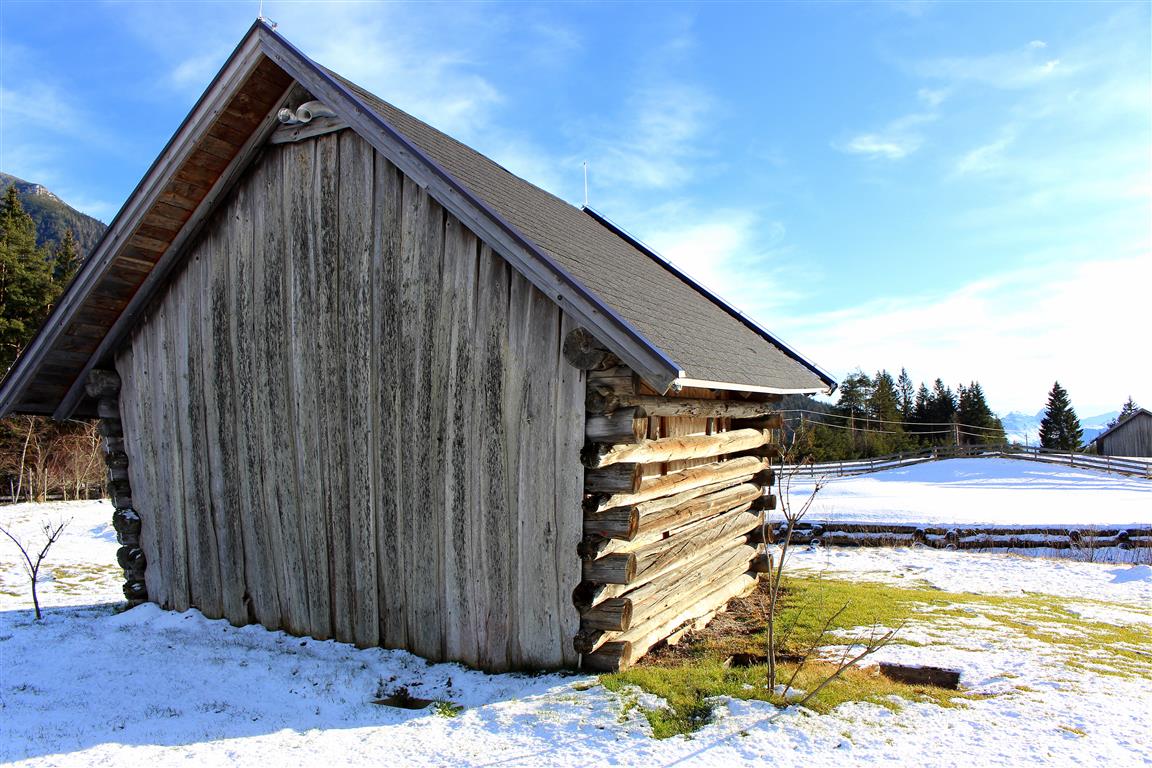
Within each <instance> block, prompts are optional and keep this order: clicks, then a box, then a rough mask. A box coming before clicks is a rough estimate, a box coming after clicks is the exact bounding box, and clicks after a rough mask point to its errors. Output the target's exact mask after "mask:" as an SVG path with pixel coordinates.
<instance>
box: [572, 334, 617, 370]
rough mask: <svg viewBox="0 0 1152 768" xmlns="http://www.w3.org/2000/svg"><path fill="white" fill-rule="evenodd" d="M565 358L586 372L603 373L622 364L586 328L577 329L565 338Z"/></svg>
mask: <svg viewBox="0 0 1152 768" xmlns="http://www.w3.org/2000/svg"><path fill="white" fill-rule="evenodd" d="M564 358H565V359H566V360H567V361H568V362H569V363H570V364H571V365H573V366H575V367H576V368H579V369H580V370H584V371H588V370H598V371H602V370H605V369H607V368H614V367H616V366H618V365H619V364H620V358H618V357H616V355H615V354H613V353H612V351H611V350H609V349H608V347H606V346H604V345H603V344H601V343H600V341H599V340H598V339H597V338H596V337H595V336H593V335H592V333H591V331H589V330H588V329H586V328H576V329H575V330H572V331H569V332H568V335H567V336H565V337H564Z"/></svg>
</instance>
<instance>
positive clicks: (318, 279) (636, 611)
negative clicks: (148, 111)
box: [0, 23, 835, 670]
mask: <svg viewBox="0 0 1152 768" xmlns="http://www.w3.org/2000/svg"><path fill="white" fill-rule="evenodd" d="M834 387H835V384H834V382H833V381H832V380H831V379H830V378H829V377H828V376H827V375H825V374H824V373H822V372H821V371H820V370H819V369H817V368H816V367H815V366H813V365H812V364H810V363H809V362H807V361H805V360H804V359H803V358H801V357H800V356H799V355H797V354H796V353H795V352H793V351H791V350H790V349H788V348H787V347H786V346H784V345H783V344H782V343H780V342H779V341H778V340H777V339H775V338H773V337H772V336H771V335H770V334H768V333H767V332H766V331H764V330H763V329H762V328H760V327H758V326H757V325H755V324H754V323H753V322H752V321H750V320H749V319H748V318H746V317H745V316H743V315H741V314H740V313H739V312H737V311H736V310H734V309H732V308H731V307H729V306H728V305H726V304H724V303H723V302H722V301H720V300H719V299H718V298H716V297H715V296H713V295H711V294H709V293H708V292H707V291H705V290H704V289H703V288H701V287H700V286H699V285H697V284H696V283H695V282H693V281H692V280H691V278H689V277H687V276H686V275H684V274H682V273H681V272H679V271H677V270H676V269H675V268H674V267H672V266H671V265H670V264H668V263H666V262H665V261H663V260H662V259H661V258H660V257H658V256H657V255H656V254H654V253H652V252H651V251H649V250H648V249H646V248H645V247H644V246H643V245H641V244H640V243H638V242H637V241H635V240H634V239H632V238H630V237H629V236H628V235H627V234H625V233H624V232H622V231H621V230H620V229H618V228H616V227H615V226H613V225H612V224H611V223H609V222H608V221H607V220H605V219H604V218H603V217H601V216H600V215H598V214H596V213H594V212H592V211H590V210H587V209H585V210H581V209H577V208H574V207H572V206H571V205H569V204H567V203H565V202H564V201H562V200H560V199H559V198H557V197H555V196H553V195H551V194H549V193H547V192H545V191H543V190H541V189H540V188H538V187H536V186H533V185H532V184H530V183H528V182H526V181H524V180H523V179H520V178H518V177H516V176H514V175H513V174H511V173H509V172H508V171H507V170H505V169H504V168H502V167H501V166H499V165H497V164H496V163H494V162H492V161H491V160H489V159H488V158H486V157H484V156H483V155H480V154H478V153H477V152H475V151H473V150H472V149H470V148H468V147H466V146H464V145H463V144H461V143H459V142H457V141H455V140H454V139H452V138H450V137H448V136H446V135H444V134H443V133H440V132H439V131H437V130H435V129H434V128H431V127H430V126H428V125H426V124H424V123H422V122H420V121H419V120H417V119H415V118H413V117H411V116H410V115H407V114H405V113H403V112H401V111H400V110H398V109H396V108H395V107H393V106H391V105H390V104H387V103H385V102H383V101H381V100H379V99H378V98H376V97H375V96H373V95H371V94H369V93H367V92H366V91H364V90H362V89H360V88H358V87H357V86H355V85H353V84H352V83H349V82H348V81H346V80H344V79H342V78H340V77H339V76H337V75H335V74H334V73H332V72H330V71H328V70H326V69H324V68H322V67H320V66H318V65H317V64H315V63H314V62H312V61H310V60H309V59H307V58H306V57H304V56H303V55H302V54H301V53H300V52H299V51H297V50H296V49H295V48H293V47H292V46H291V45H290V44H289V43H287V42H286V41H285V40H284V39H283V38H281V37H280V36H279V35H277V34H276V33H274V32H273V31H271V30H270V29H269V28H268V27H266V26H264V25H263V24H262V23H257V24H256V25H254V26H253V28H252V29H251V30H250V31H249V33H248V34H247V36H246V37H245V38H244V40H243V41H242V42H241V43H240V45H239V47H238V48H237V49H236V51H235V52H234V53H233V54H232V56H231V57H230V59H229V60H228V62H227V64H226V65H225V67H224V69H223V70H222V71H221V72H220V74H219V75H218V76H217V77H216V79H215V80H214V81H213V82H212V84H211V86H210V87H209V89H208V91H207V92H206V93H205V94H204V95H203V97H202V98H201V99H200V101H199V102H198V103H197V105H196V106H195V108H194V109H193V111H192V113H191V114H190V115H189V117H188V118H187V119H186V121H185V122H184V123H183V125H182V126H181V127H180V129H179V130H178V131H177V133H176V135H175V136H174V137H173V139H172V140H171V142H170V143H169V144H168V146H167V147H166V148H165V150H164V152H163V154H161V156H160V157H159V158H157V160H156V162H155V163H154V165H153V166H152V167H151V169H150V170H149V171H148V173H147V175H146V176H145V178H144V179H143V181H141V183H140V185H139V187H138V188H137V189H136V191H135V192H134V193H133V195H132V197H131V198H130V199H129V200H128V201H127V203H126V204H125V206H124V208H123V210H122V211H121V212H120V214H119V215H118V217H117V218H116V220H115V221H114V222H113V223H112V225H111V227H110V229H109V231H108V233H107V234H106V236H105V237H104V238H103V240H101V242H100V243H99V244H98V246H97V247H96V249H95V251H94V253H93V254H92V256H91V257H90V258H89V259H88V261H87V262H86V263H85V265H84V267H83V269H82V271H81V272H80V274H78V275H77V277H76V280H75V282H74V283H73V284H72V285H71V287H70V288H69V289H68V291H67V292H66V293H65V295H64V296H63V297H62V299H61V300H60V302H59V305H58V306H57V307H56V309H55V311H54V312H53V314H52V316H51V317H50V318H49V320H48V321H47V323H46V324H45V326H44V328H43V329H42V330H41V331H40V333H39V335H38V336H37V337H36V339H35V341H34V342H33V343H32V344H31V345H30V346H29V348H28V349H27V350H26V351H25V353H24V355H23V356H22V357H21V358H20V360H19V361H18V362H17V364H16V365H15V366H14V368H13V370H12V371H11V372H10V374H9V376H8V377H7V379H6V380H5V382H4V384H3V388H2V389H0V412H3V413H10V412H22V413H40V414H51V415H54V416H55V417H56V418H67V417H71V416H76V415H78V416H97V415H98V416H99V417H100V418H101V419H102V425H101V426H102V430H103V433H104V435H105V436H106V442H105V447H106V456H107V462H108V467H109V473H110V476H111V480H112V488H113V501H114V504H115V507H116V513H115V517H114V523H115V526H116V530H117V532H118V535H119V537H120V542H121V544H122V546H121V548H120V550H119V553H118V557H119V559H120V563H121V565H122V566H123V567H124V569H125V574H126V578H127V580H128V581H127V583H126V585H125V593H126V594H127V596H128V597H129V599H131V600H134V601H139V600H150V601H153V602H155V603H158V604H160V605H161V606H163V607H165V608H170V609H174V610H185V609H187V608H189V607H196V608H198V609H199V610H201V611H202V612H203V613H204V614H205V615H207V616H209V617H224V618H227V619H228V620H229V621H231V622H233V623H234V624H237V625H241V624H246V623H252V622H258V623H260V624H263V625H264V626H266V627H269V628H273V629H284V630H287V631H289V632H293V633H297V634H302V635H311V636H313V637H317V638H335V639H337V640H340V641H345V642H352V643H356V644H358V645H361V646H375V645H383V646H386V647H395V648H406V649H409V650H411V651H413V652H415V653H418V654H420V655H422V656H425V657H427V658H429V659H434V660H457V661H461V662H464V663H466V664H469V665H473V666H476V667H480V668H483V669H488V670H505V669H513V668H548V667H575V666H577V665H579V664H581V663H583V665H584V666H585V667H586V668H589V669H616V668H619V667H622V666H626V665H628V664H630V663H632V662H633V661H634V660H635V659H637V658H638V657H639V656H640V655H642V654H643V653H645V652H646V651H647V650H648V649H649V648H650V647H651V646H652V645H653V644H655V643H658V642H660V641H661V640H663V639H665V638H667V637H669V636H670V635H672V634H674V633H678V632H680V631H682V630H683V629H685V628H686V627H690V626H693V625H695V624H697V623H699V622H700V621H703V620H706V619H707V618H708V617H709V616H711V615H712V614H714V613H715V612H716V611H717V610H718V609H720V608H721V607H722V606H723V605H724V604H725V603H726V602H727V601H728V600H729V599H730V598H732V597H733V596H735V595H738V594H741V593H743V592H746V591H748V590H749V589H750V588H751V587H752V585H753V584H754V582H755V573H754V571H755V566H756V564H757V560H758V547H759V546H760V545H759V541H760V538H759V532H760V528H761V521H762V520H763V517H764V515H765V513H766V510H769V509H771V508H772V506H773V504H774V498H773V497H772V496H771V495H770V494H769V493H767V492H766V489H767V488H768V486H769V485H770V483H771V471H770V467H769V461H768V459H769V457H771V456H772V455H773V451H774V447H773V445H772V443H773V439H774V437H775V435H776V434H777V427H778V426H779V420H778V418H777V417H776V416H774V414H773V408H774V405H773V404H774V403H775V402H777V401H778V400H779V398H780V396H782V395H784V394H788V393H815V392H821V391H824V392H830V391H831V390H832V389H833V388H834Z"/></svg>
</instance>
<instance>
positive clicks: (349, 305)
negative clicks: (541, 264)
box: [118, 132, 584, 670]
mask: <svg viewBox="0 0 1152 768" xmlns="http://www.w3.org/2000/svg"><path fill="white" fill-rule="evenodd" d="M324 141H328V142H329V144H330V147H329V149H327V150H318V149H317V147H318V146H319V145H320V144H322V143H323V142H324ZM358 142H359V143H358ZM332 146H334V147H335V152H333V149H332V148H331V147H332ZM325 167H327V168H328V169H329V170H330V173H329V175H327V176H325V172H324V171H323V168H325ZM408 187H409V190H408V192H407V193H405V192H404V182H403V177H402V175H401V174H399V173H398V171H397V170H396V168H395V167H394V166H392V165H390V164H389V163H388V162H387V161H384V160H383V159H381V158H380V157H379V156H378V155H376V154H375V153H374V152H372V151H371V150H370V149H368V147H367V145H364V144H363V143H362V142H361V141H360V140H359V139H358V138H357V137H356V136H354V135H353V134H351V133H348V132H344V133H340V134H328V135H326V136H325V137H322V138H320V139H310V140H306V141H299V142H295V143H290V144H283V145H278V146H274V147H269V148H268V150H267V152H266V154H265V155H264V157H263V158H262V159H261V160H260V162H259V163H258V164H257V165H256V166H255V167H254V168H253V169H252V172H251V175H250V176H248V177H246V178H245V179H242V180H241V182H240V183H239V184H238V185H237V187H236V190H235V193H234V195H233V196H232V197H231V198H229V201H228V202H227V203H226V204H225V205H224V206H222V207H221V208H220V209H219V210H218V212H217V213H216V214H215V218H214V219H213V221H212V222H211V226H210V227H208V228H207V229H206V230H205V235H204V236H202V237H201V238H200V239H199V240H197V241H196V242H195V243H194V244H193V246H192V252H190V253H189V254H188V261H187V262H186V266H185V268H184V270H183V271H182V272H180V273H179V275H177V280H176V282H174V283H173V288H172V289H171V290H170V291H169V293H168V294H166V295H165V296H163V297H161V298H160V299H159V300H158V302H157V303H156V305H155V307H154V308H153V310H152V318H151V319H149V320H148V321H147V322H145V323H143V324H142V325H141V326H140V327H139V328H138V329H136V331H135V333H134V334H133V336H132V338H131V346H130V349H128V350H126V351H125V352H122V353H121V355H120V359H119V360H118V367H121V368H122V369H127V368H128V367H129V366H130V368H131V372H130V373H124V371H123V370H122V375H123V376H124V379H125V382H128V383H127V384H126V387H127V389H128V390H130V391H126V392H125V395H126V396H128V397H129V399H130V400H131V402H133V403H137V404H136V405H133V406H132V408H131V418H129V419H128V421H129V422H131V423H135V422H133V420H136V421H140V420H141V419H143V418H145V415H146V416H147V419H148V422H149V426H148V428H144V429H140V430H139V432H140V433H141V434H140V435H137V436H135V437H131V436H129V437H128V438H126V443H127V444H128V445H130V446H131V451H132V452H138V453H140V454H141V455H142V456H143V457H147V459H148V461H147V462H145V463H144V464H142V468H141V469H140V470H136V469H133V470H130V471H131V472H132V473H134V474H139V475H140V476H142V477H144V478H145V482H144V486H146V487H147V489H148V496H149V497H150V499H149V500H142V501H141V503H142V505H145V506H147V505H149V504H151V505H153V506H157V507H164V508H167V509H169V510H170V513H169V516H168V517H165V515H164V514H163V512H161V513H160V514H158V515H157V516H156V517H155V518H149V519H155V520H156V521H157V530H156V533H157V536H156V538H155V539H154V541H152V542H151V543H149V542H148V541H146V539H147V536H144V537H143V538H142V544H144V545H145V546H152V547H153V548H161V549H162V548H163V547H169V548H170V549H171V550H172V551H171V552H168V553H167V556H165V555H166V553H164V552H162V551H161V552H159V553H158V554H157V557H156V562H157V563H158V566H157V568H158V570H157V574H156V577H157V583H158V584H159V585H161V593H163V594H165V595H166V596H165V597H164V598H163V599H164V600H165V601H167V603H166V604H168V605H176V604H177V603H176V601H175V599H174V598H173V597H171V595H173V594H176V593H177V592H179V589H177V586H178V581H179V578H180V576H179V574H176V575H175V576H173V574H172V573H171V571H173V570H175V566H172V565H171V564H172V563H174V562H176V561H177V560H179V561H181V562H183V563H184V564H185V570H187V563H188V561H189V557H188V554H187V553H182V555H181V557H177V556H176V555H177V551H176V550H177V548H178V546H179V542H180V541H184V542H188V543H189V544H191V545H192V546H194V547H195V546H206V545H210V544H211V543H212V542H209V541H207V540H206V539H204V538H202V537H201V533H202V532H203V531H205V530H207V529H206V528H203V529H202V528H200V527H198V526H199V525H200V523H202V522H203V521H205V520H210V521H211V525H212V526H215V534H216V536H215V545H216V547H217V553H218V559H219V565H218V566H217V568H216V571H217V572H218V573H219V577H220V585H219V586H218V587H216V588H212V587H211V586H210V582H211V578H209V577H207V576H206V575H204V574H200V575H197V574H196V573H195V569H193V572H191V573H190V574H186V576H185V581H187V578H188V577H189V576H190V578H192V579H193V580H194V581H195V582H196V586H195V588H196V590H198V593H200V594H203V593H204V591H205V589H207V590H208V592H211V593H213V594H216V595H217V596H218V598H219V599H220V600H221V601H222V602H221V605H222V606H223V607H222V609H221V610H223V611H224V612H225V615H228V616H229V618H230V619H232V620H235V618H234V617H235V615H236V613H237V611H238V610H241V609H242V611H243V613H244V615H243V616H242V617H241V620H243V621H247V620H258V621H260V622H261V623H264V624H266V625H268V626H273V627H282V628H285V629H289V630H291V631H293V632H297V633H308V634H312V635H314V636H318V637H329V636H332V635H333V633H335V636H337V637H341V638H344V637H350V638H351V639H352V640H354V641H355V642H357V643H360V644H371V643H375V642H380V643H382V644H384V645H389V646H399V647H409V648H411V649H413V650H418V651H419V652H421V653H424V654H426V655H427V656H428V657H429V658H433V659H442V658H450V659H459V660H461V661H465V662H467V663H471V664H476V665H480V666H484V667H486V668H489V669H493V670H498V669H509V668H513V667H518V666H529V665H530V666H561V665H570V664H574V663H575V661H576V656H575V653H574V651H573V650H572V648H571V637H572V635H573V634H574V633H575V632H576V631H577V630H578V628H579V615H578V613H577V611H576V610H575V607H574V606H572V605H571V604H570V601H569V598H568V593H569V591H570V590H571V589H572V587H573V586H574V585H575V584H576V583H577V582H578V581H579V579H580V576H581V571H580V564H579V561H578V559H577V558H576V556H575V548H576V544H577V543H578V542H579V538H580V535H581V528H582V523H581V511H580V500H581V495H582V487H581V486H582V473H581V471H580V464H579V448H580V446H581V445H582V444H583V441H584V423H583V408H582V402H583V398H584V374H583V373H582V372H581V371H578V370H576V369H574V368H572V367H571V366H570V365H568V364H567V362H566V361H565V360H564V359H563V355H562V349H561V347H562V338H563V335H564V334H565V333H566V332H567V331H568V330H569V329H570V328H571V327H572V321H571V318H569V317H567V316H566V315H564V313H563V312H562V310H560V308H558V307H557V306H556V305H555V304H554V303H553V302H552V300H551V299H550V298H549V297H547V296H545V295H544V294H541V293H540V292H539V291H538V290H536V289H535V288H533V287H531V285H530V284H529V283H528V282H527V281H525V280H524V279H523V278H522V277H521V276H520V275H519V274H518V273H516V272H514V271H513V270H511V269H510V268H509V266H508V264H507V263H506V262H505V261H504V260H503V259H502V258H501V257H500V256H499V255H498V254H496V253H494V252H493V251H491V249H489V248H487V247H486V246H484V245H482V244H481V243H480V242H478V240H477V239H476V237H475V236H474V235H473V234H472V233H470V232H467V231H465V229H464V228H463V227H462V226H461V225H460V224H459V222H457V221H456V220H454V219H452V218H451V217H447V216H445V214H444V212H443V211H442V210H440V209H439V208H438V206H436V205H435V204H434V203H433V202H432V201H431V200H430V199H428V197H427V193H426V192H425V191H424V190H422V189H420V188H419V186H418V185H412V184H411V182H408ZM405 199H407V200H408V201H409V202H410V204H411V205H412V206H413V207H414V208H415V209H420V208H421V207H422V210H423V211H424V212H423V213H420V214H419V216H416V217H414V218H413V219H412V221H411V222H405V221H404V213H403V210H404V201H405ZM325 200H327V201H328V205H329V206H330V207H331V206H333V205H335V207H336V208H338V209H340V210H343V211H345V213H347V212H348V211H349V210H353V211H355V210H360V211H361V212H362V214H363V215H357V216H350V217H348V218H345V217H343V216H334V215H333V214H332V213H331V211H329V213H328V214H327V215H325V213H324V211H323V208H324V205H325ZM333 201H335V203H334V202H333ZM322 221H323V222H324V223H323V224H322ZM330 221H336V222H339V224H338V227H337V228H336V229H332V228H330V227H329V222H330ZM406 238H409V239H408V240H407V247H408V248H409V251H408V253H407V255H406V254H405V252H404V249H405V247H406V246H405V239H406ZM406 259H407V261H406ZM196 264H199V265H200V266H199V268H197V267H195V266H193V265H196ZM180 285H183V290H186V291H192V290H194V291H196V292H197V296H198V297H199V298H198V299H197V301H198V303H197V302H192V303H188V302H187V301H186V299H187V298H188V295H186V294H181V293H180V292H179V291H180V290H181V288H180V287H179V286H180ZM180 307H184V309H183V310H181V309H180ZM194 307H197V308H198V309H196V310H195V311H193V308H194ZM174 310H175V313H174ZM181 312H183V314H181ZM193 315H198V318H197V319H198V320H199V323H198V324H197V325H196V328H198V330H192V329H189V330H187V331H182V330H181V328H182V327H183V326H186V325H188V324H190V323H192V321H193V319H194V318H193ZM157 318H159V320H160V321H159V322H157ZM178 332H184V333H188V334H196V333H198V334H199V335H198V336H196V337H195V338H196V343H195V344H192V343H191V340H190V339H191V337H189V340H187V341H185V342H184V350H185V352H187V351H189V350H195V349H199V361H198V363H197V368H198V370H197V371H196V372H192V371H190V370H189V368H188V359H187V358H188V355H187V354H183V353H177V352H176V351H175V349H174V348H172V346H171V344H170V343H169V340H170V337H173V338H175V336H176V335H177V334H178ZM137 370H139V371H140V373H139V375H137V374H136V371H137ZM181 377H183V380H186V381H188V382H189V383H188V384H185V385H181V386H185V387H186V388H188V389H189V390H190V391H189V392H188V393H187V395H186V396H182V395H181V390H180V388H179V387H178V386H177V384H178V382H179V381H180V380H181ZM193 382H199V384H195V383H193ZM197 388H198V389H197ZM142 389H143V390H145V391H146V395H147V396H144V393H142V392H141V390H142ZM192 389H197V391H198V392H199V393H200V394H199V395H194V394H193V393H192V392H191V390H192ZM225 390H227V391H225ZM197 397H200V398H202V399H203V403H202V404H200V405H196V406H195V407H193V408H191V409H189V408H188V405H189V403H190V402H192V401H194V400H196V399H197ZM334 399H339V401H340V402H339V403H337V404H335V405H333V402H332V401H333V400H334ZM420 401H423V402H422V403H421V402H420ZM146 407H147V410H146ZM181 409H184V412H185V413H186V414H187V416H186V417H185V416H182V415H181ZM185 418H187V420H188V423H187V424H185V423H183V419H185ZM193 421H196V422H198V423H202V425H203V426H202V427H200V428H199V432H198V433H197V429H196V428H194V427H193V424H192V422H193ZM196 434H198V435H199V436H195V435H196ZM197 441H198V442H197ZM194 445H195V446H200V447H202V448H203V452H204V455H203V456H202V457H193V456H190V453H191V452H193V450H194ZM229 456H231V457H232V460H228V457H229ZM448 457H451V460H447V458H448ZM185 466H188V467H190V468H193V469H194V473H195V475H196V478H195V482H191V483H188V484H187V485H188V488H190V489H192V490H193V491H194V492H193V493H191V496H192V497H195V498H190V497H187V496H186V494H185V492H184V488H185V482H184V480H185V477H184V472H183V467H185ZM143 467H153V468H154V471H155V472H156V474H157V479H156V481H155V482H147V474H148V470H147V469H144V468H143ZM446 467H447V470H445V468H446ZM174 480H178V481H176V482H174ZM201 480H203V484H202V485H201ZM197 489H199V490H197ZM142 511H143V510H142ZM231 521H235V522H234V525H235V531H234V533H235V534H236V535H235V537H234V539H235V543H236V544H238V545H239V547H240V548H239V549H238V550H235V549H230V543H229V539H232V538H233V537H232V534H231V533H229V532H227V531H224V530H223V529H222V528H221V527H220V526H221V525H222V524H223V525H228V524H229V523H230V522H231ZM186 522H191V523H193V524H194V528H193V529H192V531H191V532H189V530H187V526H186V525H185V523H186ZM179 530H184V534H183V535H173V534H174V533H176V532H178V531H179ZM417 534H419V535H417ZM334 550H341V551H340V552H334ZM145 554H146V555H147V554H148V552H147V550H146V552H145ZM192 559H197V558H192ZM149 568H150V569H151V568H152V565H150V566H149ZM174 579H175V581H174ZM150 580H151V578H150ZM205 585H209V586H208V587H206V586H205ZM184 589H187V587H186V586H185V587H184ZM229 589H233V590H234V591H233V592H232V593H231V596H229V594H228V590H229ZM372 593H375V595H374V596H373V594H372ZM201 599H202V598H201V597H198V598H197V600H201ZM238 601H239V603H240V607H238V606H237V602H238ZM186 602H187V598H186ZM374 609H375V613H373V610H374ZM373 634H374V635H375V636H374V637H373ZM416 646H419V648H418V649H417V647H416Z"/></svg>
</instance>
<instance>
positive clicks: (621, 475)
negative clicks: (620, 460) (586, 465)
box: [584, 464, 644, 493]
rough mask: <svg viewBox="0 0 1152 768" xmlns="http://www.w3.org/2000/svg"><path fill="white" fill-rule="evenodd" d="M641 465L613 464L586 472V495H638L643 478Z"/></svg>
mask: <svg viewBox="0 0 1152 768" xmlns="http://www.w3.org/2000/svg"><path fill="white" fill-rule="evenodd" d="M642 470H643V467H642V465H640V464H613V465H611V466H607V467H603V468H601V469H586V470H584V491H585V492H586V493H636V491H637V490H639V489H640V480H641V479H642V478H643V476H644V474H643V471H642Z"/></svg>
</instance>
